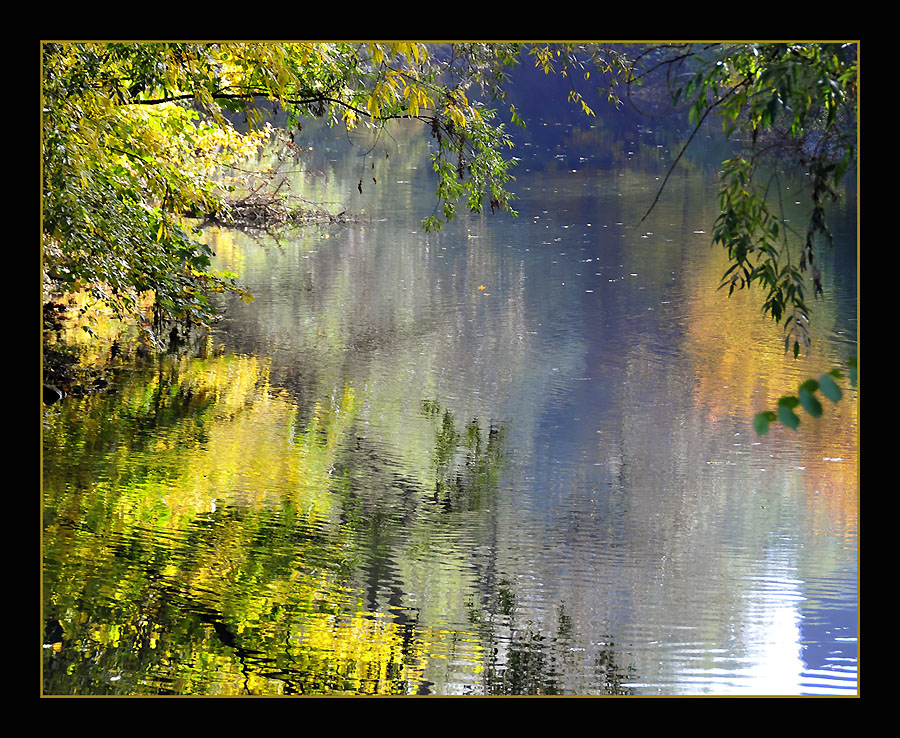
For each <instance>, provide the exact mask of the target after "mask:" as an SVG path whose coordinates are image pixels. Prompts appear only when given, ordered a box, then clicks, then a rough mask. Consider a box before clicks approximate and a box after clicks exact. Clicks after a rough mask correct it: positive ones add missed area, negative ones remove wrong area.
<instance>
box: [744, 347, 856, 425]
mask: <svg viewBox="0 0 900 738" xmlns="http://www.w3.org/2000/svg"><path fill="white" fill-rule="evenodd" d="M847 364H848V368H849V377H850V382H851V384H853V385H855V384H856V358H855V357H854V358H851V359H850V360H849V361H848V362H847ZM843 377H844V374H843V373H842V372H841V370H840V369H832V370H831V371H829V372H826V373H825V374H822V375H821V376H820V377H819V378H818V379H813V378H810V379H807V380H805V381H804V382H803V383H802V384H801V385H800V387H799V389H798V390H797V394H795V395H794V394H792V395H783V396H782V397H780V398H779V399H778V403H777V406H776V409H775V410H764V411H762V412H760V413H757V415H756V417H754V419H753V427H754V429H755V430H756V433H757V434H758V435H764V434H766V433H768V432H769V426H770V425H771V424H772V423H774V422H776V421H778V422H779V423H781V424H782V425H784V426H786V427H788V428H790V429H791V430H796V429H797V427H798V426H799V425H800V417H799V416H798V415H797V413H796V412H795V410H796V409H797V408H798V407H802V408H803V409H804V410H805V411H806V412H807V413H808V414H809V415H810V416H811V417H813V418H818V417H821V415H822V413H823V407H822V402H821V401H820V400H819V398H818V396H817V394H816V393H817V392H821V393H822V395H823V396H824V397H826V398H827V399H829V400H831V402H839V401H840V400H841V398H842V397H843V394H844V393H843V390H841V388H840V386H839V385H838V384H837V382H836V381H835V380H840V379H843Z"/></svg>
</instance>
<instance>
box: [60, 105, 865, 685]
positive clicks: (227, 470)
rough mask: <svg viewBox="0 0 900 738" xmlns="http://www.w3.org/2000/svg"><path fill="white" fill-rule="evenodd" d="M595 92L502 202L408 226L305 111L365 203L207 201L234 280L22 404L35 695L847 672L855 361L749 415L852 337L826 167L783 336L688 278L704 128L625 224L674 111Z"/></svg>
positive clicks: (308, 156)
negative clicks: (618, 102)
mask: <svg viewBox="0 0 900 738" xmlns="http://www.w3.org/2000/svg"><path fill="white" fill-rule="evenodd" d="M604 125H605V127H604ZM604 125H600V124H599V123H598V124H597V125H594V126H590V125H586V126H581V127H571V126H567V125H565V124H559V125H556V126H554V124H551V123H549V122H548V123H547V124H546V125H543V124H542V123H540V122H539V123H538V124H537V125H536V126H535V128H534V129H532V131H530V132H529V133H528V135H527V138H526V139H524V140H523V141H522V142H520V143H521V144H522V145H520V147H519V148H518V149H517V150H516V153H517V155H519V156H520V158H521V161H520V162H519V165H518V167H517V173H516V174H517V178H518V180H517V183H516V188H515V189H516V191H517V194H518V200H517V201H516V202H515V204H514V205H515V207H516V208H517V210H518V212H519V216H518V217H517V218H515V219H513V218H509V217H507V216H505V215H494V216H491V215H490V214H489V213H488V214H484V215H480V216H476V215H463V216H462V217H460V218H459V219H458V220H457V221H455V222H454V223H452V224H450V225H449V226H448V227H447V228H446V229H445V230H444V231H442V232H441V233H439V234H426V233H424V232H423V231H422V229H421V228H420V227H419V221H420V219H421V218H422V217H424V216H425V215H427V214H429V212H430V210H431V208H432V207H433V201H432V199H431V194H430V193H432V192H433V186H432V180H431V177H430V172H429V168H428V162H427V155H428V147H429V141H428V139H427V137H424V136H420V135H418V134H416V133H415V132H413V131H409V130H404V129H398V130H396V131H394V132H393V135H392V136H391V137H386V138H383V139H382V140H381V141H379V142H378V145H377V146H376V148H375V149H374V152H373V154H372V155H370V156H369V157H368V158H366V157H362V156H360V155H359V150H358V149H348V148H347V146H346V142H344V141H341V140H340V138H339V137H331V138H329V137H327V136H322V137H321V138H319V137H316V138H311V139H309V140H308V141H306V142H305V143H306V144H307V145H308V147H309V150H308V151H306V153H305V158H304V160H303V162H302V166H301V165H298V168H303V169H306V170H307V174H306V176H305V179H303V182H304V184H303V185H302V186H303V187H304V188H305V189H304V191H303V192H304V194H305V195H308V196H310V197H314V198H315V199H318V200H330V201H332V202H336V203H341V204H342V205H343V206H345V207H348V208H350V209H353V210H354V211H357V212H360V211H364V212H365V213H366V214H368V215H369V216H371V217H370V218H369V219H366V220H364V221H363V222H360V223H356V224H349V225H341V226H330V227H327V228H308V229H303V230H300V231H296V232H292V233H289V234H285V235H282V236H281V237H280V238H279V239H273V238H270V237H267V236H264V235H262V234H247V233H242V232H239V231H228V230H220V231H216V230H210V231H208V232H207V237H208V238H209V240H210V242H211V243H212V244H213V245H214V247H215V249H216V251H217V255H218V256H217V259H218V262H219V266H220V267H221V268H227V269H230V270H233V271H237V272H239V273H240V274H241V276H242V280H243V282H244V283H245V284H246V285H247V287H248V288H249V289H250V291H251V292H252V293H253V294H254V295H255V298H256V299H255V301H254V302H253V303H252V304H249V305H247V304H244V303H241V302H239V301H235V302H233V303H232V302H229V303H228V304H226V305H224V307H225V319H224V320H223V321H222V322H221V323H220V324H218V325H217V326H216V327H215V329H214V330H213V332H212V333H211V335H210V336H208V337H206V338H204V339H203V341H202V342H200V343H199V344H195V345H194V346H193V347H190V348H182V350H181V351H180V352H173V353H170V354H168V355H166V356H162V357H158V358H155V359H151V360H147V361H144V362H135V363H133V364H131V365H129V366H127V367H123V368H122V370H121V372H120V374H119V375H118V377H119V378H118V381H117V386H116V390H117V391H116V393H114V394H104V395H91V396H89V397H85V398H67V399H66V401H65V402H63V403H61V404H59V405H58V406H52V407H51V408H50V409H49V410H48V411H47V412H46V414H45V418H44V437H43V443H44V456H43V464H44V480H43V485H44V488H43V494H44V528H43V543H44V550H45V557H44V586H43V598H44V599H43V616H44V618H45V625H46V633H45V638H44V640H45V648H44V673H43V687H44V692H45V693H46V694H181V695H184V694H202V695H215V694H219V695H242V694H376V693H380V694H432V695H459V694H472V695H498V694H515V695H523V694H527V695H532V694H534V695H537V694H541V695H549V694H559V695H608V694H614V695H684V694H748V695H752V694H790V695H796V694H838V695H840V694H856V689H857V680H856V674H857V668H856V656H857V654H856V638H857V627H856V626H857V606H856V602H857V584H856V582H857V566H856V562H857V493H858V482H857V463H858V451H857V437H858V418H857V409H856V395H855V390H854V389H852V388H851V387H850V386H849V385H848V384H846V383H845V384H844V388H845V397H844V399H843V400H842V401H841V402H840V403H838V404H837V405H832V404H830V403H826V411H825V415H824V416H823V417H822V418H821V419H818V420H812V419H810V418H807V419H804V420H803V422H802V423H801V426H800V428H799V429H798V430H797V431H796V432H793V431H790V430H787V429H784V428H775V429H773V430H772V431H771V432H770V433H769V434H768V435H767V436H765V437H762V438H760V437H757V436H756V435H755V434H754V432H753V429H752V417H753V415H754V414H755V413H756V412H757V411H759V410H761V409H764V408H766V407H772V406H774V402H775V401H776V400H777V398H778V397H779V396H780V395H781V394H784V393H786V392H790V391H794V390H795V388H796V386H797V385H798V384H799V382H801V381H802V380H803V379H805V378H806V377H807V376H815V375H817V374H819V373H821V372H822V371H824V370H827V369H829V368H831V367H832V366H838V365H841V364H843V363H844V361H845V360H846V358H847V357H848V356H850V355H852V354H854V353H855V342H856V339H855V336H856V310H855V304H856V293H855V285H856V272H855V269H856V266H855V264H856V262H855V248H854V247H853V246H852V244H855V237H856V236H855V233H856V228H855V212H856V207H855V201H853V200H852V198H851V199H848V200H845V201H844V202H843V203H842V204H841V205H840V206H839V212H838V219H837V221H836V226H835V227H836V234H837V238H838V240H839V243H841V244H843V246H842V250H841V249H836V250H835V251H834V252H830V253H827V254H823V255H822V262H821V264H820V268H821V269H822V271H823V274H824V277H825V285H826V297H825V298H824V299H823V300H817V301H816V303H815V305H814V322H813V347H812V350H811V352H810V353H809V355H805V356H803V357H801V358H800V359H798V360H795V359H793V358H792V357H789V356H786V355H785V354H784V351H783V347H784V342H783V336H782V334H781V332H780V329H779V328H778V327H777V326H775V325H774V324H772V323H770V322H767V321H764V320H763V319H762V318H761V316H760V312H759V304H760V300H759V296H758V295H752V294H751V295H748V294H744V293H740V294H735V295H734V296H732V297H731V298H726V296H725V295H724V294H723V293H722V292H717V291H716V287H717V286H718V282H719V278H720V276H721V274H722V272H723V271H724V269H725V268H726V266H727V265H726V263H725V261H724V259H723V256H722V255H721V254H720V253H718V251H717V250H715V249H713V248H712V247H711V246H710V233H709V232H710V230H711V225H712V222H713V220H714V219H715V215H716V199H715V173H716V162H717V161H719V160H721V158H723V156H718V151H717V150H716V146H715V145H714V143H713V139H712V138H710V139H709V142H708V144H707V149H708V153H709V154H710V156H709V157H708V158H706V159H705V158H704V157H703V156H700V155H695V156H693V157H692V158H691V157H689V158H688V159H687V160H686V161H685V162H684V164H683V165H681V166H679V168H678V169H677V170H676V173H675V174H674V175H673V177H672V179H671V180H670V182H669V185H668V187H667V189H666V191H665V193H664V197H663V198H662V199H661V201H660V203H659V205H658V206H657V207H656V208H655V210H654V211H653V212H652V214H651V215H650V216H649V217H648V218H647V219H646V220H644V221H643V222H640V221H641V216H642V215H643V214H644V212H645V211H646V209H647V207H648V205H649V203H650V202H651V201H652V199H653V196H654V195H655V193H656V188H657V187H658V186H659V183H660V181H661V179H662V177H664V176H665V172H666V169H667V167H668V165H669V163H670V161H671V158H672V157H673V156H674V153H673V151H672V146H674V143H672V141H674V139H672V138H671V137H669V136H667V134H663V133H661V132H659V133H658V132H656V131H654V130H652V129H651V128H649V127H647V126H646V124H645V125H643V126H639V127H632V128H630V129H628V131H626V132H623V131H622V130H617V129H613V128H612V127H611V126H610V125H609V124H604ZM373 165H374V168H373ZM310 170H311V171H312V172H313V173H312V174H310ZM373 171H374V172H375V174H374V175H372V172H373ZM361 172H362V173H365V174H366V177H367V179H366V186H365V187H364V188H363V193H362V194H360V193H359V192H358V190H357V183H358V181H359V180H360V177H361ZM369 176H375V177H376V180H377V181H373V182H372V183H371V184H369V182H368V177H369ZM296 181H297V183H298V184H296V185H295V186H297V187H300V186H301V185H300V184H299V182H300V180H299V179H297V180H296ZM851 194H852V193H851ZM799 199H800V198H799V196H798V200H799ZM797 217H798V218H800V217H801V213H800V211H799V209H798V215H797ZM847 244H851V245H850V246H849V248H847ZM848 252H849V254H850V255H849V256H847V255H846V253H848Z"/></svg>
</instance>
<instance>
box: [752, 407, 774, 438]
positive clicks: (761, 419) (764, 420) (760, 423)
mask: <svg viewBox="0 0 900 738" xmlns="http://www.w3.org/2000/svg"><path fill="white" fill-rule="evenodd" d="M773 420H775V413H773V412H772V411H771V410H764V411H763V412H761V413H757V415H756V417H755V418H753V429H754V430H755V431H756V435H758V436H764V435H765V434H766V433H768V432H769V423H771V422H772V421H773Z"/></svg>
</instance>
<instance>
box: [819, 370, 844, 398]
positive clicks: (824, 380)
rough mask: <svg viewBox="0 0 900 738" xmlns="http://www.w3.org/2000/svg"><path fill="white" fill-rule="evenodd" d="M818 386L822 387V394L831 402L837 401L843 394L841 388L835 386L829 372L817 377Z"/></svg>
mask: <svg viewBox="0 0 900 738" xmlns="http://www.w3.org/2000/svg"><path fill="white" fill-rule="evenodd" d="M819 387H820V388H821V389H822V394H823V395H825V397H827V398H828V399H829V400H831V401H832V402H837V401H838V400H840V399H841V397H842V396H843V393H842V392H841V388H840V387H838V386H837V384H836V383H835V381H834V380H833V379H832V378H831V375H830V374H823V375H822V376H821V377H819Z"/></svg>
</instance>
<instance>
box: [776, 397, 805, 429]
mask: <svg viewBox="0 0 900 738" xmlns="http://www.w3.org/2000/svg"><path fill="white" fill-rule="evenodd" d="M795 399H796V398H795ZM778 419H779V420H780V421H781V423H782V425H786V426H787V427H788V428H790V429H791V430H797V426H798V425H800V418H798V417H797V415H796V413H794V411H793V410H791V409H790V408H789V407H788V406H787V405H781V404H779V405H778Z"/></svg>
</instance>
